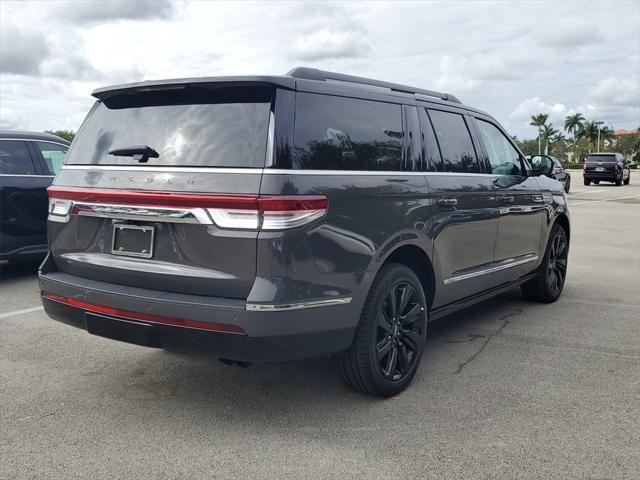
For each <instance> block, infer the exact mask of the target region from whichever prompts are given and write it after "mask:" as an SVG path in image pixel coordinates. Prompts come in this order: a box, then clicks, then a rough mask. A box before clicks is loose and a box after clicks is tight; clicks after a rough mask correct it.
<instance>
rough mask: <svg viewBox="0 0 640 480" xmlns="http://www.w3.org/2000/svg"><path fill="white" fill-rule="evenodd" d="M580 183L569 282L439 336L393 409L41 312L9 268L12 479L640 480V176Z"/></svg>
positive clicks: (4, 434) (6, 418) (305, 374)
mask: <svg viewBox="0 0 640 480" xmlns="http://www.w3.org/2000/svg"><path fill="white" fill-rule="evenodd" d="M581 183H582V179H581V175H580V172H573V185H572V192H571V194H570V195H569V202H570V209H571V219H572V236H571V252H570V266H569V276H568V280H567V285H566V287H565V291H564V294H563V296H562V298H561V299H560V300H559V301H558V302H557V303H555V304H551V305H537V304H532V303H527V302H526V301H524V300H522V299H521V297H520V294H519V291H518V290H514V291H512V292H509V293H507V294H504V295H502V296H500V297H497V298H495V299H493V300H491V301H488V302H485V303H483V304H481V305H479V306H477V307H474V308H472V309H470V310H466V311H463V312H460V313H458V314H456V315H455V316H452V317H449V318H446V319H444V320H442V321H440V322H438V323H436V324H433V325H431V326H430V331H429V339H428V344H427V350H426V353H425V356H424V358H423V362H422V366H421V368H420V370H419V372H418V374H417V377H416V379H415V382H414V384H413V386H412V387H411V388H410V389H409V390H408V391H407V392H405V393H403V394H402V395H400V396H398V397H396V398H393V399H390V400H379V399H373V398H369V397H366V396H362V395H358V394H356V393H353V392H351V391H350V390H348V389H347V388H346V387H345V386H343V384H342V382H341V380H340V378H339V376H338V373H337V369H336V365H335V363H334V360H333V359H325V358H322V359H316V360H310V361H306V362H296V363H287V364H275V365H254V366H252V367H251V368H249V369H241V368H239V367H226V366H223V365H222V364H220V363H219V362H217V361H216V360H215V359H212V358H205V357H189V356H184V355H180V354H175V353H169V352H164V351H159V350H152V349H145V348H142V347H135V346H129V345H126V344H120V343H116V342H113V341H109V340H105V339H102V338H98V337H94V336H90V335H89V334H87V333H86V332H82V331H80V330H76V329H73V328H71V327H67V326H65V325H63V324H60V323H57V322H54V321H52V320H50V319H48V318H47V317H46V315H45V314H44V313H43V312H42V310H41V309H40V308H39V298H38V288H37V282H36V275H35V267H33V266H22V267H13V266H4V267H2V270H0V275H1V280H0V385H1V387H0V419H1V420H0V422H1V424H0V478H82V479H86V478H137V479H142V478H193V479H196V478H203V479H205V478H206V479H211V478H223V479H232V478H238V479H246V478H260V479H262V478H296V479H297V478H420V479H424V478H438V479H443V478H452V479H453V478H455V479H461V478H469V479H480V478H536V479H537V478H550V479H559V478H563V479H564V478H580V479H587V478H589V479H627V478H628V479H637V478H640V427H639V426H640V174H639V172H633V177H632V180H631V185H630V186H624V187H615V186H613V185H609V184H601V185H599V186H593V185H592V186H590V187H584V186H582V185H581Z"/></svg>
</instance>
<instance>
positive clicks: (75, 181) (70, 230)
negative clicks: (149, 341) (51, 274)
mask: <svg viewBox="0 0 640 480" xmlns="http://www.w3.org/2000/svg"><path fill="white" fill-rule="evenodd" d="M95 95H96V96H97V97H98V98H99V100H98V101H97V102H96V104H95V105H94V107H93V109H92V110H91V112H90V113H89V115H88V117H87V119H86V120H85V122H84V124H83V125H82V127H81V129H80V131H79V133H78V135H77V137H76V139H75V141H74V143H73V145H72V147H71V149H70V151H69V154H68V157H67V162H66V165H65V167H64V168H63V169H62V170H61V172H60V173H59V174H58V176H57V177H56V180H55V182H54V186H52V187H51V188H50V191H49V197H50V206H49V209H50V210H49V212H50V215H49V229H50V248H51V254H52V258H53V260H54V262H55V264H56V266H57V268H58V269H59V270H61V271H63V272H66V273H69V274H72V275H77V276H80V277H84V278H89V279H94V280H99V281H105V282H110V283H116V284H120V285H128V286H135V287H144V288H149V289H155V290H161V291H167V292H178V293H189V294H196V295H207V296H219V297H227V298H246V297H247V295H248V294H249V291H250V289H251V287H252V285H253V282H254V279H255V272H256V242H257V235H258V221H257V220H256V218H257V217H256V215H257V214H256V210H257V209H258V205H257V202H258V200H257V199H258V194H259V191H260V182H261V176H262V170H261V169H262V168H264V165H265V159H266V156H267V151H268V149H270V148H271V145H270V141H269V137H270V135H269V131H270V122H271V117H272V115H271V111H272V103H273V102H272V101H273V98H274V95H275V88H274V87H273V86H268V85H256V84H246V85H243V84H238V83H237V82H236V83H234V84H232V85H229V84H221V83H213V84H199V83H196V84H191V85H190V84H186V85H185V84H176V85H166V84H163V85H160V86H157V87H156V86H152V87H148V88H144V87H138V88H134V89H120V90H118V89H116V90H114V91H109V90H106V91H105V90H101V91H99V93H97V94H95Z"/></svg>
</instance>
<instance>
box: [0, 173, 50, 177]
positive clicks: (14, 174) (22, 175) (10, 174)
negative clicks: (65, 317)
mask: <svg viewBox="0 0 640 480" xmlns="http://www.w3.org/2000/svg"><path fill="white" fill-rule="evenodd" d="M0 177H48V178H53V177H55V175H40V174H38V175H36V174H33V175H27V174H24V173H0Z"/></svg>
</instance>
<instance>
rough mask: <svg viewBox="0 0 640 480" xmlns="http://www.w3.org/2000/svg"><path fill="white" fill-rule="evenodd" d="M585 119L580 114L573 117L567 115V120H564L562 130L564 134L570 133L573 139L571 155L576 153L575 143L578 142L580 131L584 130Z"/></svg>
mask: <svg viewBox="0 0 640 480" xmlns="http://www.w3.org/2000/svg"><path fill="white" fill-rule="evenodd" d="M584 122H585V118H584V117H583V116H582V114H581V113H575V114H573V115H568V116H567V118H565V119H564V129H565V131H566V132H568V133H570V134H571V136H572V137H573V153H574V155H575V153H576V141H577V140H578V136H579V134H580V132H581V131H582V129H583V128H584Z"/></svg>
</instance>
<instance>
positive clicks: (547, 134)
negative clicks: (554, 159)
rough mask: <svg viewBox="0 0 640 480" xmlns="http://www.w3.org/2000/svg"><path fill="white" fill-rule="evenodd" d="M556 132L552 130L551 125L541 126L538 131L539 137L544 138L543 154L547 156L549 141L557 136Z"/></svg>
mask: <svg viewBox="0 0 640 480" xmlns="http://www.w3.org/2000/svg"><path fill="white" fill-rule="evenodd" d="M558 133H559V132H558V130H556V129H555V128H553V125H552V124H549V125H546V124H545V125H543V126H542V128H541V129H540V136H541V137H543V138H544V154H545V155H549V139H550V138H551V137H553V136H554V135H556V134H558Z"/></svg>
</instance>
